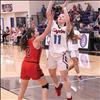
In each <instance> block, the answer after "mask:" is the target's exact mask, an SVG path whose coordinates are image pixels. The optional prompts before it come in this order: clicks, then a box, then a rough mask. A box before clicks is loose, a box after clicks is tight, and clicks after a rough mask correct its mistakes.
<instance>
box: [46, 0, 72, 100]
mask: <svg viewBox="0 0 100 100" xmlns="http://www.w3.org/2000/svg"><path fill="white" fill-rule="evenodd" d="M66 4H67V1H65V3H64V4H63V5H62V10H63V13H62V14H60V15H59V16H58V18H57V20H56V21H54V20H53V23H52V27H51V38H50V45H49V54H48V68H49V73H50V76H51V78H52V80H53V82H54V85H55V90H56V94H57V96H60V95H61V89H62V86H63V85H62V83H60V82H59V81H58V79H57V75H56V70H57V69H58V70H59V71H60V74H61V78H62V81H63V82H64V88H65V92H66V96H67V100H72V95H71V83H70V81H69V78H68V63H67V57H66V51H67V49H68V48H67V42H66V37H67V35H68V33H70V31H71V24H70V18H69V15H68V13H67V10H66V8H65V6H66ZM53 5H54V1H49V5H48V8H47V13H49V14H48V15H49V16H52V15H50V13H51V12H52V7H53ZM48 20H49V19H48ZM65 24H66V25H65Z"/></svg>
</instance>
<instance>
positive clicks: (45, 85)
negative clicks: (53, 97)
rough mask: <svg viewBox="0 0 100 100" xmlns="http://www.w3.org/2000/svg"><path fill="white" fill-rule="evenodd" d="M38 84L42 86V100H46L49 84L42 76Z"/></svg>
mask: <svg viewBox="0 0 100 100" xmlns="http://www.w3.org/2000/svg"><path fill="white" fill-rule="evenodd" d="M38 82H39V84H40V85H41V86H42V100H48V89H49V84H48V82H47V80H46V79H45V77H44V76H42V77H41V78H40V79H39V80H38Z"/></svg>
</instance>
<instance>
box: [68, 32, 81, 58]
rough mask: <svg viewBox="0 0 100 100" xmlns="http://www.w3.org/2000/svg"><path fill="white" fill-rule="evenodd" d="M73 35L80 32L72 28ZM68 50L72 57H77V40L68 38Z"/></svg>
mask: <svg viewBox="0 0 100 100" xmlns="http://www.w3.org/2000/svg"><path fill="white" fill-rule="evenodd" d="M74 34H75V35H80V32H79V31H78V30H74ZM68 50H69V52H70V56H71V58H72V57H77V58H78V55H79V51H78V40H71V39H69V40H68Z"/></svg>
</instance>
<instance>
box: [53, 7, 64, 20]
mask: <svg viewBox="0 0 100 100" xmlns="http://www.w3.org/2000/svg"><path fill="white" fill-rule="evenodd" d="M52 11H53V12H54V20H57V18H58V16H59V15H60V14H61V13H63V11H62V7H61V6H53V7H52Z"/></svg>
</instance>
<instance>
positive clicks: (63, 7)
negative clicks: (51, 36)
mask: <svg viewBox="0 0 100 100" xmlns="http://www.w3.org/2000/svg"><path fill="white" fill-rule="evenodd" d="M67 4H68V1H65V2H64V4H63V5H62V9H63V12H64V15H65V20H66V26H67V31H68V32H69V33H70V31H71V28H72V25H71V22H70V17H69V14H68V12H67V9H66V5H67Z"/></svg>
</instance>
